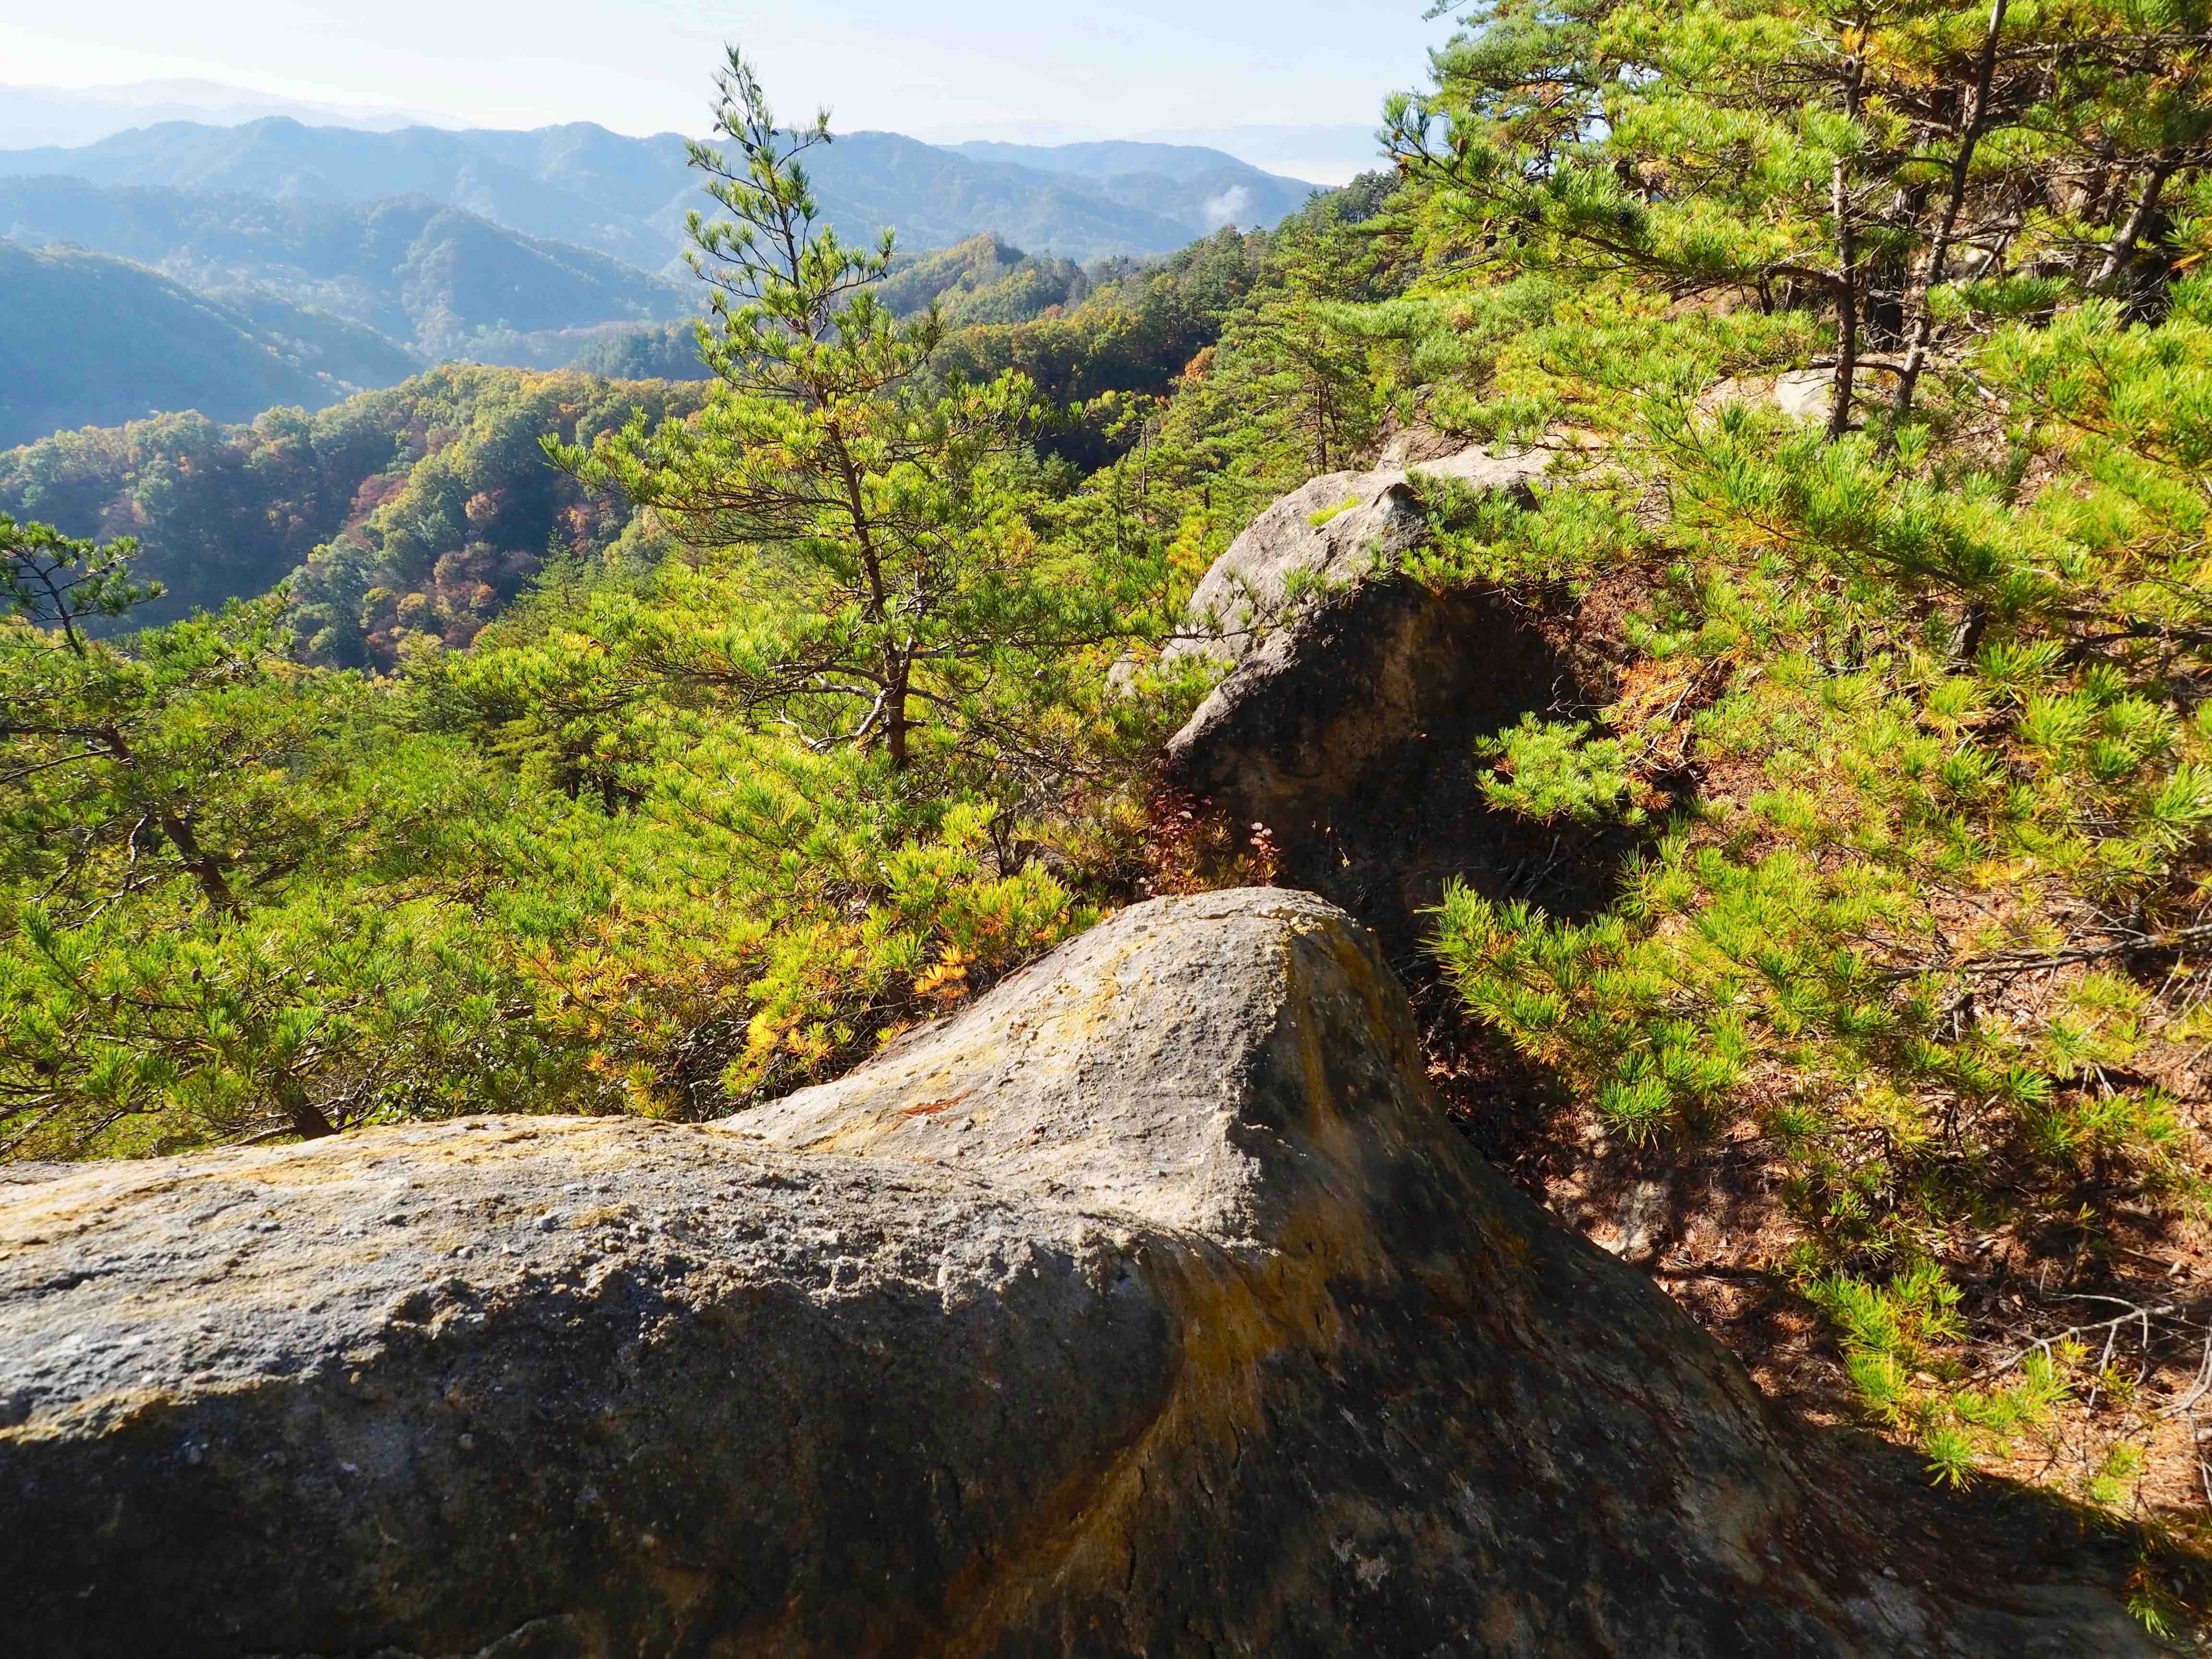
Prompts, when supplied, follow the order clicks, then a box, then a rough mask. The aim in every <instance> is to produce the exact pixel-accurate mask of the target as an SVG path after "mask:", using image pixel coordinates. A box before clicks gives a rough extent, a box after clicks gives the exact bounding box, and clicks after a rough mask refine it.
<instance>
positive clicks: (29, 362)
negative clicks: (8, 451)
mask: <svg viewBox="0 0 2212 1659" xmlns="http://www.w3.org/2000/svg"><path fill="white" fill-rule="evenodd" d="M415 368H416V364H415V362H413V360H412V359H411V358H410V357H409V356H408V354H407V353H406V352H404V351H403V350H402V349H400V348H399V347H398V346H396V345H394V344H392V343H391V342H390V341H389V340H386V339H385V338H383V337H381V336H379V335H377V334H374V333H372V332H371V331H368V330H367V329H364V328H362V327H361V326H360V325H358V324H355V323H349V322H346V321H344V320H343V319H338V318H335V317H329V316H324V315H321V314H319V313H314V312H311V311H308V310H306V309H305V308H303V307H297V306H294V305H291V304H289V303H288V302H286V301H282V300H279V299H276V297H275V296H273V295H264V296H261V297H260V298H259V299H258V300H257V301H256V302H255V304H254V306H253V307H252V310H251V311H250V312H249V311H248V310H247V309H245V308H242V307H238V306H234V305H229V304H226V303H224V302H223V301H219V300H215V299H211V298H210V297H208V296H207V295H200V294H195V293H193V292H191V290H190V289H186V288H185V287H184V286H182V285H181V284H179V283H175V282H173V281H171V280H170V279H169V278H167V277H166V276H161V274H160V273H159V272H156V271H153V270H148V269H146V268H145V267H144V266H143V265H135V264H129V263H128V262H126V261H124V260H121V259H112V258H106V257H104V256H102V255H100V254H96V253H85V252H76V251H71V250H50V251H48V252H33V250H31V249H29V248H25V247H18V246H14V245H13V244H10V243H8V242H4V241H0V446H5V445H9V444H17V443H22V442H26V441H29V440H31V439H33V438H39V437H42V436H44V435H46V434H47V433H50V432H53V431H56V430H58V429H59V428H67V427H78V426H85V425H115V424H118V423H119V422H124V421H128V420H133V419H136V418H137V417H139V416H144V415H148V414H150V413H152V412H154V411H155V410H181V409H197V410H200V411H201V412H202V413H204V414H205V415H208V416H211V417H213V418H215V419H216V420H244V419H246V418H247V417H249V416H252V415H254V414H256V413H258V412H259V411H260V410H264V409H268V408H270V407H271V406H273V405H276V404H301V405H303V406H305V407H307V408H310V409H320V408H322V407H324V406H325V405H326V404H332V403H336V402H337V400H338V399H339V398H343V397H346V396H348V395H349V394H350V393H351V392H355V391H357V390H359V389H360V388H361V387H362V386H380V385H389V384H391V383H392V382H393V381H395V380H402V379H404V378H405V377H406V376H407V375H408V374H410V373H412V372H413V370H414V369H415Z"/></svg>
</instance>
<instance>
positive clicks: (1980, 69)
mask: <svg viewBox="0 0 2212 1659" xmlns="http://www.w3.org/2000/svg"><path fill="white" fill-rule="evenodd" d="M2005 3H2006V0H1991V3H1990V27H1989V33H1988V34H1987V35H1986V36H1985V37H1984V39H1983V41H1982V55H1981V58H1980V59H1979V61H1978V63H1977V64H1976V65H1975V69H1974V88H1973V92H1972V94H1971V95H1970V97H1969V100H1968V102H1967V106H1966V119H1965V121H1964V122H1963V123H1962V124H1961V125H1960V132H1959V153H1958V155H1955V156H1954V157H1953V158H1952V161H1951V189H1950V192H1949V193H1948V195H1947V196H1945V197H1944V198H1943V216H1942V218H1941V219H1940V220H1939V221H1937V222H1936V237H1935V240H1933V241H1932V242H1930V243H1929V246H1928V258H1927V262H1926V263H1925V264H1923V266H1922V267H1921V270H1920V280H1919V281H1918V282H1917V283H1914V284H1913V290H1914V291H1913V296H1912V297H1913V298H1914V299H1915V300H1916V301H1917V306H1916V307H1915V308H1914V312H1913V318H1912V334H1911V343H1910V344H1908V345H1907V346H1906V348H1905V362H1904V363H1903V364H1902V365H1901V366H1900V367H1899V370H1898V375H1897V392H1896V394H1895V396H1893V398H1891V399H1890V405H1889V430H1888V431H1887V432H1885V433H1884V434H1883V435H1882V439H1881V448H1882V451H1883V453H1888V452H1889V451H1891V450H1893V449H1894V448H1895V447H1897V432H1898V428H1899V427H1901V426H1903V425H1904V424H1905V416H1908V415H1910V414H1911V412H1912V397H1913V393H1914V392H1915V391H1916V390H1917V388H1918V386H1919V384H1920V373H1921V370H1922V369H1923V368H1926V367H1927V365H1928V346H1929V341H1930V340H1932V339H1933V338H1934V337H1935V334H1936V309H1935V301H1934V295H1935V291H1936V286H1937V285H1938V284H1939V283H1942V280H1943V268H1944V266H1946V265H1947V264H1949V263H1950V259H1951V249H1952V246H1953V245H1954V240H1955V238H1956V237H1957V234H1958V229H1959V215H1960V211H1961V210H1962V209H1963V208H1964V207H1965V206H1966V184H1967V177H1968V174H1969V173H1971V172H1972V167H1973V164H1974V150H1975V149H1976V147H1977V146H1978V145H1979V144H1980V143H1981V142H1982V134H1983V133H1984V131H1987V130H1988V126H1989V118H1990V76H1992V75H1993V74H1994V73H1995V72H1996V61H1997V37H1998V34H1999V33H2001V32H2002V29H2003V27H2004V15H2005Z"/></svg>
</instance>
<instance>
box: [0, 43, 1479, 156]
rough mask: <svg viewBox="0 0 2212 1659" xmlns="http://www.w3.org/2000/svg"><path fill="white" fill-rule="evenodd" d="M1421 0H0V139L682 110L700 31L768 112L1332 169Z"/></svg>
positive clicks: (646, 116) (691, 117)
mask: <svg viewBox="0 0 2212 1659" xmlns="http://www.w3.org/2000/svg"><path fill="white" fill-rule="evenodd" d="M1425 9H1426V8H1425V5H1424V3H1423V0H1328V3H1326V4H1324V3H1322V0H1209V3H1207V4H1206V5H1202V6H1194V5H1191V4H1189V3H1188V0H1096V3H1093V4H1091V5H1088V6H1085V7H1082V8H1079V9H1073V10H1071V9H1064V8H1044V7H1037V6H1035V5H1033V4H1031V5H1016V4H1013V3H1012V0H967V3H963V4H961V5H957V6H935V7H916V6H914V5H912V4H911V3H909V0H847V3H845V4H842V5H840V6H836V7H823V6H811V5H800V4H797V3H793V0H776V3H766V0H714V3H712V4H709V3H708V0H380V3H378V4H377V5H374V6H361V5H357V4H352V3H340V0H195V3H193V4H191V5H189V6H179V5H177V4H175V3H174V0H103V3H102V4H100V5H99V6H96V7H95V6H83V7H58V6H55V5H52V3H51V0H0V76H5V78H6V80H7V81H8V82H11V83H13V86H14V88H15V90H12V91H0V148H15V149H21V148H28V147H31V146H33V145H36V144H39V143H59V144H81V143H89V142H92V141H94V140H95V139H97V138H98V137H103V136H105V135H106V132H112V131H119V130H121V126H125V125H147V124H149V123H150V122H151V121H154V120H158V119H173V118H188V119H197V120H202V121H213V122H217V123H220V124H224V125H231V124H235V123H236V122H238V121H240V120H246V119H252V118H256V117H258V116H263V115H268V114H276V113H282V114H288V115H292V116H294V117H295V118H298V119H301V120H302V121H307V122H310V123H311V124H316V125H348V126H362V127H370V128H388V127H392V126H396V125H404V124H406V123H407V122H409V121H410V120H423V119H426V118H427V124H428V125H441V126H471V127H495V128H531V127H540V126H547V125H556V124H560V123H565V122H571V121H594V122H598V123H599V124H600V125H604V126H606V127H608V128H611V129H612V130H613V131H617V132H625V133H630V134H635V135H644V134H649V133H654V132H667V131H681V132H696V131H699V130H700V129H701V128H702V126H703V125H705V112H706V109H707V106H708V98H709V95H710V91H711V87H710V77H711V76H712V73H713V70H714V66H715V63H716V60H717V58H719V56H720V48H721V46H722V44H723V43H724V41H725V40H734V41H736V42H738V44H740V45H742V46H744V47H745V48H746V49H747V50H748V52H750V53H751V54H752V55H753V56H754V58H756V59H757V62H758V63H759V64H760V66H761V68H762V70H763V76H764V78H765V80H766V81H767V83H768V86H769V91H770V94H771V95H772V96H773V97H774V99H775V102H776V104H777V106H779V108H780V109H781V111H782V112H785V113H786V114H787V115H790V116H793V117H803V116H805V115H806V114H809V113H811V112H812V110H813V109H814V108H815V107H816V106H817V105H822V104H827V105H829V106H831V108H832V109H833V111H834V112H835V115H836V122H837V125H838V126H839V127H840V128H841V129H843V130H846V131H855V130H863V129H867V130H876V131H892V132H903V133H908V134H910V135H912V136H914V137H920V138H923V139H927V140H928V141H931V142H933V143H946V142H957V141H959V140H963V139H969V138H992V139H1008V140H1016V141H1021V142H1027V143H1067V142H1070V141H1075V140H1089V139H1103V138H1131V137H1140V136H1142V137H1169V136H1170V135H1174V136H1175V139H1176V142H1181V143H1204V144H1207V145H1210V146H1212V147H1213V148H1215V149H1222V150H1225V151H1226V152H1228V153H1229V154H1231V155H1236V156H1237V157H1238V158H1239V159H1241V160H1244V161H1249V162H1250V163H1251V164H1252V165H1254V166H1256V167H1261V168H1263V169H1264V170H1266V171H1267V172H1270V173H1280V174H1284V175H1286V176H1289V177H1293V178H1304V179H1315V180H1317V181H1319V182H1322V183H1338V182H1341V181H1342V180H1343V179H1346V178H1349V177H1350V176H1351V175H1352V173H1355V172H1358V171H1359V170H1360V168H1361V167H1363V166H1364V165H1366V164H1367V162H1368V161H1369V160H1370V158H1371V155H1372V150H1373V146H1372V143H1371V134H1372V131H1373V129H1374V126H1375V124H1376V118H1377V115H1378V112H1379V110H1380V107H1381V105H1382V101H1383V98H1384V97H1385V96H1386V95H1387V94H1389V93H1390V92H1391V91H1393V90H1395V89H1398V88H1407V87H1413V86H1417V85H1419V84H1420V83H1421V82H1423V81H1424V80H1425V76H1426V73H1427V62H1426V53H1427V50H1428V48H1430V47H1431V46H1437V45H1439V44H1441V43H1442V42H1443V40H1445V39H1447V38H1448V37H1449V33H1450V30H1451V25H1450V24H1449V22H1446V21H1427V20H1426V19H1425V17H1424V15H1423V14H1424V12H1425ZM149 82H150V83H156V84H155V85H153V86H149V85H147V84H146V83H149ZM191 82H199V83H201V84H200V85H198V86H191V85H190V84H189V83H191ZM159 83H169V84H168V85H167V86H166V87H164V86H161V85H160V84H159ZM27 88H28V89H30V90H26V89H27ZM53 88H68V89H70V97H69V98H67V99H57V98H56V96H55V94H54V93H53V91H52V89H53ZM118 115H119V116H120V125H116V123H117V121H118ZM41 123H44V125H40V124H41ZM1184 135H1188V136H1187V137H1186V136H1184ZM1200 135H1202V136H1200Z"/></svg>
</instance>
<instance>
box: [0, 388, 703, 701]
mask: <svg viewBox="0 0 2212 1659" xmlns="http://www.w3.org/2000/svg"><path fill="white" fill-rule="evenodd" d="M694 349H696V347H695V348H694ZM697 402H698V398H697V395H696V390H694V391H684V390H678V389H675V388H671V387H669V386H663V385H659V384H633V383H629V382H609V381H606V380H595V379H592V378H590V377H587V376H585V375H581V374H530V373H527V372H526V371H521V370H515V369H500V368H477V367H473V366H462V365H452V366H448V367H447V368H440V369H436V370H434V371H432V372H431V373H429V374H423V375H421V376H419V377H417V378H416V379H413V380H409V381H407V382H406V383H404V385H401V386H395V387H392V388H391V389H389V390H386V391H381V392H368V393H365V394H362V395H361V396H358V397H356V398H352V399H350V400H349V401H348V402H345V403H343V404H339V405H337V407H335V408H331V409H325V410H321V411H319V412H318V413H314V414H309V413H307V411H306V410H301V409H296V408H295V409H274V410H269V411H267V412H265V413H264V414H262V415H260V416H258V417H257V418H256V419H254V420H253V421H252V422H247V423H244V424H240V425H233V426H224V425H222V424H219V423H217V422H214V421H211V420H210V419H208V418H207V417H206V416H201V415H196V414H184V415H164V416H161V417H159V418H158V419H155V420H150V421H143V422H137V423H135V424H132V425H130V426H125V427H122V428H109V429H106V430H88V431H78V432H63V433H58V434H56V435H54V436H53V437H52V438H48V439H46V440H44V441H41V442H39V443H36V444H33V445H30V446H27V447H24V448H21V449H17V450H15V451H13V452H12V453H0V512H4V513H12V514H14V515H15V516H16V517H18V518H21V519H30V520H40V521H43V522H46V523H49V524H52V525H54V526H58V527H59V528H60V529H62V530H64V531H65V532H68V533H69V534H71V535H76V536H84V537H97V538H101V539H107V538H113V537H118V536H130V537H131V538H135V539H136V540H137V543H138V544H139V552H138V556H137V562H136V568H137V571H138V573H139V574H141V575H142V576H143V577H146V578H148V579H149V580H158V581H159V582H161V585H162V586H163V588H164V589H165V592H164V594H163V596H162V597H161V599H159V600H157V601H152V602H149V603H148V604H147V605H144V606H143V607H142V608H140V609H139V610H137V611H135V612H134V613H133V616H132V621H133V622H134V623H146V622H161V621H167V620H169V619H171V618H174V617H182V616H184V615H185V614H186V613H187V612H189V611H192V610H194V609H198V608H205V609H209V610H219V609H221V608H222V605H224V604H225V603H226V602H228V601H229V600H232V599H256V598H258V597H260V596H261V595H262V594H264V593H266V592H268V591H269V590H270V588H271V587H273V586H276V584H277V583H278V582H280V581H282V580H284V579H285V578H286V577H288V576H291V575H293V574H294V573H295V571H296V572H297V573H298V577H297V580H296V581H295V584H294V588H293V592H294V599H295V605H294V608H293V610H292V611H290V612H289V615H290V616H291V617H292V618H293V621H294V625H295V627H297V628H298V629H300V632H301V638H300V646H301V651H302V652H303V653H305V654H306V655H307V657H308V658H309V659H311V660H314V661H319V662H331V663H338V664H343V665H347V666H359V665H364V664H367V663H369V662H375V663H378V664H380V665H384V666H387V667H388V666H390V665H391V664H392V660H393V659H394V655H395V653H396V652H397V651H398V647H399V644H400V642H401V641H403V640H404V638H405V637H406V636H407V635H408V634H409V633H410V632H412V633H415V634H419V635H424V636H426V637H435V638H441V639H444V640H447V641H448V642H450V643H453V644H465V643H466V642H467V641H468V639H469V638H470V637H471V636H472V635H473V634H474V633H475V631H476V629H477V628H479V627H481V626H482V625H483V622H484V620H485V619H486V618H487V617H489V616H491V615H492V614H493V613H495V611H498V610H499V609H500V608H501V607H502V606H504V605H506V604H507V603H508V602H509V601H511V600H512V599H513V598H514V597H515V596H516V595H517V594H518V593H519V592H521V591H522V589H523V587H524V586H526V584H527V582H528V581H529V580H530V578H531V577H532V576H533V575H535V574H537V572H538V570H539V568H541V567H542V566H543V565H544V562H545V561H546V560H547V559H548V558H553V557H559V558H569V559H583V560H587V561H588V560H592V559H595V558H597V557H599V556H601V555H603V554H605V553H606V552H607V551H608V550H610V549H611V547H612V546H613V545H614V544H615V543H616V542H617V540H618V539H619V538H621V537H622V534H623V531H624V530H625V529H626V528H627V527H628V526H629V524H630V522H631V515H630V514H629V513H628V512H627V511H625V510H623V509H622V508H621V507H618V506H617V505H616V504H614V503H611V502H608V501H604V500H592V499H591V498H588V497H587V496H586V495H585V493H584V492H583V491H581V490H580V489H577V488H576V486H575V485H574V483H572V482H570V481H569V480H568V479H566V478H564V477H562V475H561V474H560V473H559V472H557V471H555V470H554V469H553V468H552V467H551V466H550V465H549V464H548V463H547V461H546V459H545V457H544V453H543V452H542V451H541V450H540V448H539V447H538V439H539V437H540V436H541V435H544V434H546V433H552V432H557V433H560V434H561V435H563V436H564V437H567V438H570V439H575V438H578V437H581V438H583V439H585V440H588V439H589V438H590V437H591V436H592V435H593V434H595V433H598V432H601V431H605V430H606V429H607V428H611V427H617V426H620V425H621V424H622V423H623V422H624V421H626V420H628V419H629V416H630V414H631V412H632V411H633V410H637V409H643V410H647V411H649V412H650V413H652V414H653V416H656V417H659V416H662V415H664V414H667V413H670V412H676V413H681V412H684V411H686V410H690V409H692V408H695V407H696V405H697ZM371 595H374V597H373V598H372V597H370V596H371Z"/></svg>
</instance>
